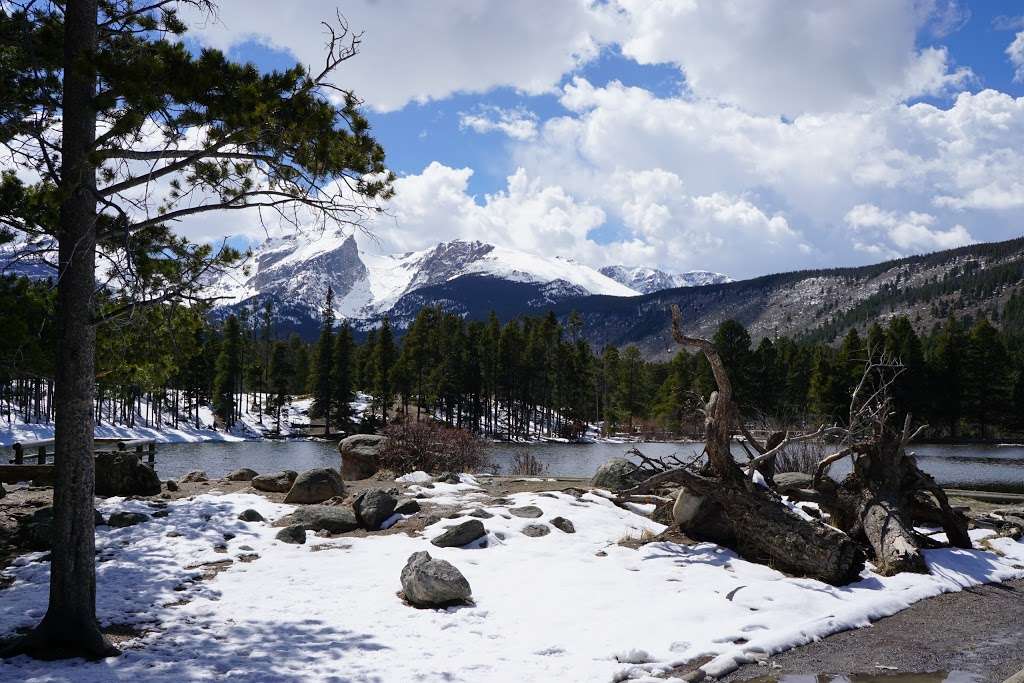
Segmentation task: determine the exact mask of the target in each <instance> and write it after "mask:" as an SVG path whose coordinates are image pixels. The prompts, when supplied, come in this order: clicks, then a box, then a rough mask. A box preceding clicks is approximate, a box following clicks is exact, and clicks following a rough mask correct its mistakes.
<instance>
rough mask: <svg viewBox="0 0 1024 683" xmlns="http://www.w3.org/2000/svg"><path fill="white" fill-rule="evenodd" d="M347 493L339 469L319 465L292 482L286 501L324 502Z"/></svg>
mask: <svg viewBox="0 0 1024 683" xmlns="http://www.w3.org/2000/svg"><path fill="white" fill-rule="evenodd" d="M344 494H345V482H343V481H342V480H341V475H340V474H338V471H337V470H333V469H331V468H330V467H317V468H315V469H312V470H306V471H305V472H303V473H302V474H300V475H299V476H298V477H297V478H296V479H295V482H294V483H293V484H292V487H291V489H290V490H289V491H288V495H287V496H285V498H284V502H286V503H300V504H308V503H322V502H324V501H325V500H327V499H328V498H333V497H334V496H341V495H344Z"/></svg>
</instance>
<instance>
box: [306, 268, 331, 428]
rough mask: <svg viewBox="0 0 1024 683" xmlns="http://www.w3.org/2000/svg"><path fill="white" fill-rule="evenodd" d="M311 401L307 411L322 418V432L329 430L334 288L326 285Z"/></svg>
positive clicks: (315, 353)
mask: <svg viewBox="0 0 1024 683" xmlns="http://www.w3.org/2000/svg"><path fill="white" fill-rule="evenodd" d="M313 353H314V357H315V370H314V373H313V402H312V404H311V405H310V408H309V413H310V415H312V416H313V417H322V418H323V420H324V434H330V432H331V418H332V417H334V290H333V289H332V288H331V286H330V285H328V286H327V293H326V294H325V295H324V307H323V309H322V311H321V313H320V338H319V340H317V343H316V350H315V351H314V352H313Z"/></svg>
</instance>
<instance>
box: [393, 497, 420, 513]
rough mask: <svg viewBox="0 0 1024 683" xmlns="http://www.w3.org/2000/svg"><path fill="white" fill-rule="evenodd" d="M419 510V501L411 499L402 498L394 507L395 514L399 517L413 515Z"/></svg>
mask: <svg viewBox="0 0 1024 683" xmlns="http://www.w3.org/2000/svg"><path fill="white" fill-rule="evenodd" d="M420 509H421V508H420V504H419V501H417V500H414V499H412V498H403V499H402V500H400V501H398V503H397V504H396V505H395V512H397V513H398V514H400V515H414V514H416V513H417V512H419V511H420Z"/></svg>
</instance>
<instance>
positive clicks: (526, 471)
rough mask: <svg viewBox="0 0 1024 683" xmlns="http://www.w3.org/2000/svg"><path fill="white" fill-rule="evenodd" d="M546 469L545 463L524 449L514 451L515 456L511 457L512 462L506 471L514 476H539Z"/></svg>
mask: <svg viewBox="0 0 1024 683" xmlns="http://www.w3.org/2000/svg"><path fill="white" fill-rule="evenodd" d="M546 469H547V465H545V464H544V463H542V462H541V461H540V460H537V458H535V457H533V455H532V454H531V453H530V452H529V451H526V452H525V453H516V457H514V458H512V463H511V464H510V465H509V466H508V473H509V475H511V476H514V477H539V476H540V475H542V474H544V470H546Z"/></svg>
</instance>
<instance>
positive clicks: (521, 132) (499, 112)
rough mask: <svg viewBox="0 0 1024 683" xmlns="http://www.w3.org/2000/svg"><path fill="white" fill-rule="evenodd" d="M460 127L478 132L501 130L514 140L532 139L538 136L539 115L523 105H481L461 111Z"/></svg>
mask: <svg viewBox="0 0 1024 683" xmlns="http://www.w3.org/2000/svg"><path fill="white" fill-rule="evenodd" d="M459 127H460V128H463V129H466V128H468V129H470V130H473V131H475V132H477V133H493V132H500V133H504V134H505V135H507V136H509V137H510V138H512V139H514V140H532V139H533V138H535V137H536V136H537V115H536V114H534V113H533V112H530V111H527V110H526V109H523V108H521V107H517V108H515V109H502V108H501V107H489V106H480V107H477V109H476V110H474V111H473V112H459Z"/></svg>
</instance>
